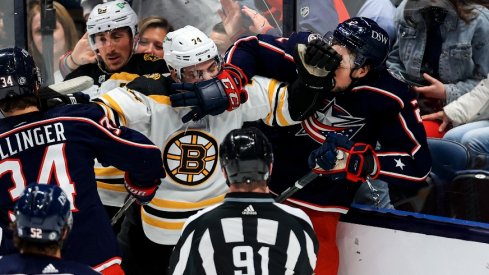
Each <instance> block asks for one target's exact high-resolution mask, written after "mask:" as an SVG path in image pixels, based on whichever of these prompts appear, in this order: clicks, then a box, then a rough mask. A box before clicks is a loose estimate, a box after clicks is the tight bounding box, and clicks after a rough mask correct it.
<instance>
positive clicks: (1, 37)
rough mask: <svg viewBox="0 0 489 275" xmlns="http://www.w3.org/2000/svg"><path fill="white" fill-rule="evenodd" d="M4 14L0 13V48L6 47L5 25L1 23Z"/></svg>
mask: <svg viewBox="0 0 489 275" xmlns="http://www.w3.org/2000/svg"><path fill="white" fill-rule="evenodd" d="M3 17H4V13H3V11H0V48H4V47H6V46H7V32H6V31H5V24H4V23H3Z"/></svg>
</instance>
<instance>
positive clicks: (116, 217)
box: [110, 196, 136, 225]
mask: <svg viewBox="0 0 489 275" xmlns="http://www.w3.org/2000/svg"><path fill="white" fill-rule="evenodd" d="M134 201H136V198H135V197H133V196H129V198H128V199H127V201H126V202H125V203H124V205H123V206H122V207H121V209H119V211H117V213H115V215H114V216H113V217H112V220H111V221H110V224H111V225H114V224H116V223H117V221H118V220H119V219H120V218H121V217H122V216H123V215H124V213H126V211H127V209H129V206H131V205H132V203H133V202H134Z"/></svg>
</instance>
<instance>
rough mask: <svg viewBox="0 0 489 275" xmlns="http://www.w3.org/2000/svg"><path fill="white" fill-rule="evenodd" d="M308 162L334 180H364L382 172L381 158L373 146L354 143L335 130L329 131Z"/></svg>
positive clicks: (316, 171) (373, 177) (375, 176)
mask: <svg viewBox="0 0 489 275" xmlns="http://www.w3.org/2000/svg"><path fill="white" fill-rule="evenodd" d="M308 163H309V167H310V168H311V169H312V170H313V172H315V173H317V174H325V175H329V176H330V177H331V179H333V180H340V179H345V178H346V179H347V180H349V181H352V182H364V181H366V179H367V177H369V178H372V179H375V178H377V177H378V175H379V172H380V163H379V159H378V158H377V155H376V154H375V151H374V150H373V148H372V146H370V145H369V144H365V143H353V142H352V141H351V140H349V139H348V138H347V137H346V136H344V135H340V134H336V133H334V132H330V133H328V134H327V135H326V141H325V142H324V143H323V145H321V147H319V148H318V149H316V150H314V151H312V152H311V154H310V155H309V159H308Z"/></svg>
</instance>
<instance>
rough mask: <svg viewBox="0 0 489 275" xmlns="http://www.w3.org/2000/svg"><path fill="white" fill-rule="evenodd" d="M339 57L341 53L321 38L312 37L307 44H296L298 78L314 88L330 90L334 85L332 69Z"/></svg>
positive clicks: (335, 66) (333, 69)
mask: <svg viewBox="0 0 489 275" xmlns="http://www.w3.org/2000/svg"><path fill="white" fill-rule="evenodd" d="M341 59H342V57H341V55H339V54H338V53H337V52H336V51H335V50H334V49H333V48H332V47H331V46H329V45H328V44H327V43H326V42H325V41H323V40H322V39H314V40H312V41H311V42H309V43H308V44H307V46H306V45H304V44H297V45H296V50H295V51H294V61H295V64H296V66H297V72H298V74H299V78H300V79H301V80H302V82H303V83H304V84H305V85H306V86H307V87H308V88H310V89H314V90H331V89H332V88H333V87H334V86H335V82H334V71H335V70H336V69H337V68H338V66H339V65H340V62H341Z"/></svg>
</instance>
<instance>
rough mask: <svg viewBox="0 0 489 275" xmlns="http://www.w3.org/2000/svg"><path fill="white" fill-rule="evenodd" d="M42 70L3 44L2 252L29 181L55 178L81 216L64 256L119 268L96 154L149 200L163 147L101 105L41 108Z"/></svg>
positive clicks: (135, 192)
mask: <svg viewBox="0 0 489 275" xmlns="http://www.w3.org/2000/svg"><path fill="white" fill-rule="evenodd" d="M38 72H39V70H38V69H37V67H36V66H35V64H34V61H33V59H32V57H31V56H30V55H29V54H28V53H27V52H26V51H24V50H21V49H18V48H13V49H12V48H8V49H2V50H0V82H1V83H2V85H0V110H1V111H2V113H3V114H4V116H5V117H6V118H4V119H2V120H0V159H1V161H0V226H1V227H2V229H3V231H4V232H3V239H2V247H0V251H1V254H6V253H9V252H11V251H7V249H9V247H10V246H9V245H8V243H7V242H8V241H9V240H10V241H11V232H10V231H8V230H7V225H8V223H9V222H11V221H12V218H13V216H12V211H13V208H14V203H15V202H16V201H17V200H18V199H19V197H20V195H21V194H22V191H23V190H24V188H25V186H26V183H27V182H33V181H36V182H42V183H46V184H56V185H58V186H60V187H61V188H62V189H63V190H64V192H65V193H66V194H67V196H68V199H69V200H70V202H71V205H72V206H71V210H72V212H73V219H74V227H73V232H72V234H71V236H70V237H69V238H68V239H67V241H66V246H65V248H64V250H63V258H65V259H69V260H74V261H77V262H82V263H85V264H88V265H90V266H92V267H93V268H94V269H96V270H97V271H102V272H103V273H110V274H120V273H121V272H122V270H121V268H120V266H119V264H120V262H121V258H120V251H119V247H118V245H117V240H116V238H115V235H114V233H113V231H112V228H111V226H110V223H109V218H108V216H107V214H106V213H105V211H104V210H103V206H102V204H101V202H100V198H99V196H98V194H97V189H96V182H95V177H94V171H93V163H94V159H95V158H97V159H98V160H99V161H100V162H101V163H103V164H105V165H114V166H116V167H118V168H119V169H122V170H124V171H127V173H126V180H127V183H126V184H127V185H126V187H127V190H128V191H129V192H130V193H131V194H132V195H133V196H135V197H136V198H137V199H138V200H139V201H140V202H141V203H147V202H148V201H150V200H151V198H152V197H153V196H154V194H155V190H156V188H157V184H158V183H159V182H160V178H162V177H164V175H165V172H164V169H163V168H162V166H163V163H162V159H161V152H160V150H159V149H158V148H157V147H156V146H155V145H154V144H152V143H151V142H150V141H149V140H148V139H147V138H146V137H145V136H143V135H142V134H140V133H138V132H136V131H134V130H130V129H127V128H125V127H117V126H114V125H113V124H111V122H110V120H109V119H108V118H107V117H106V116H105V114H104V112H103V110H102V109H101V108H100V107H99V106H98V105H96V104H79V105H72V106H61V107H54V108H51V109H49V110H46V111H44V110H40V106H39V105H38V103H39V93H40V92H39V87H40V75H39V73H38ZM9 236H10V237H9ZM4 245H5V246H4Z"/></svg>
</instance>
